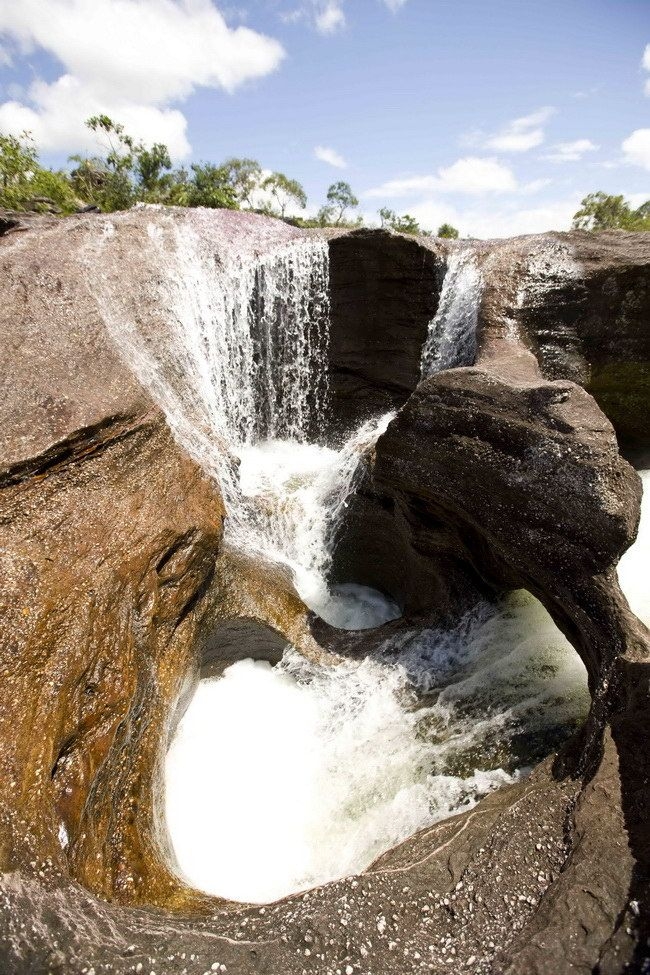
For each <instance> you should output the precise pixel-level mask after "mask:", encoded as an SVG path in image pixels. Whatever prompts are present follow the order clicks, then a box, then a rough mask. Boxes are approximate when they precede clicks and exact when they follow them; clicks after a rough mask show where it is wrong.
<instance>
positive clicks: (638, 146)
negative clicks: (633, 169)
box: [621, 129, 650, 169]
mask: <svg viewBox="0 0 650 975" xmlns="http://www.w3.org/2000/svg"><path fill="white" fill-rule="evenodd" d="M621 149H622V150H623V154H624V156H625V161H626V162H628V163H631V164H632V165H633V166H642V167H643V169H650V129H636V130H635V131H634V132H633V133H632V134H631V135H630V136H628V138H627V139H625V141H624V142H623V144H622V145H621Z"/></svg>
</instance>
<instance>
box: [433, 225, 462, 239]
mask: <svg viewBox="0 0 650 975" xmlns="http://www.w3.org/2000/svg"><path fill="white" fill-rule="evenodd" d="M436 237H447V238H448V239H449V240H456V239H457V238H458V231H457V230H456V228H455V227H453V226H452V225H451V224H450V223H441V224H440V226H439V227H438V230H437V232H436Z"/></svg>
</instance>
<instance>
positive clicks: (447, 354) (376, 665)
mask: <svg viewBox="0 0 650 975" xmlns="http://www.w3.org/2000/svg"><path fill="white" fill-rule="evenodd" d="M166 221H167V218H166V217H165V216H164V215H162V216H158V217H156V219H153V218H152V222H151V225H150V228H149V233H148V235H147V240H146V247H147V248H149V249H150V251H151V253H152V255H153V258H152V260H153V263H154V264H155V267H156V273H155V274H154V275H153V276H152V278H151V280H150V281H149V282H148V284H147V289H146V290H145V292H144V293H143V295H142V296H141V300H139V299H138V300H136V301H134V300H133V299H132V296H130V295H127V294H124V293H123V291H122V290H121V289H120V287H119V286H118V285H119V282H118V283H117V284H116V283H111V282H108V281H105V280H104V279H103V278H102V277H101V275H100V277H99V278H98V279H97V280H96V282H95V287H96V291H97V293H98V295H99V298H100V301H101V302H102V306H103V311H104V315H105V318H106V321H107V323H108V325H109V327H110V328H111V330H112V332H113V334H114V336H115V338H116V341H117V342H118V343H119V345H120V347H121V349H122V351H123V354H124V355H125V357H126V358H127V359H128V361H129V362H130V364H131V365H132V367H133V369H134V370H135V371H136V373H137V374H138V376H139V377H140V379H141V380H142V382H143V383H144V384H145V385H146V386H147V388H148V389H149V390H150V391H151V393H152V395H153V396H154V397H155V398H156V399H157V401H158V402H159V403H160V405H161V406H162V408H163V409H164V410H165V412H166V415H167V417H168V420H169V423H170V427H171V428H172V430H173V431H174V434H175V436H176V437H177V438H178V440H179V441H180V442H181V443H183V444H184V445H185V447H186V448H187V450H188V451H189V452H190V453H191V454H192V455H193V456H194V457H195V458H196V459H197V460H198V461H199V462H200V463H201V464H202V465H203V466H204V468H205V469H206V471H208V472H209V473H210V474H212V475H213V476H216V477H218V478H219V481H220V484H221V486H222V490H223V493H224V498H225V501H226V504H227V510H228V516H227V520H226V533H227V537H228V541H229V543H230V544H231V545H233V546H235V547H239V548H241V549H245V550H246V551H247V552H257V553H259V554H260V555H262V556H264V557H265V558H266V559H271V560H274V561H276V562H279V563H282V564H284V565H286V566H288V567H289V569H290V570H291V573H292V575H293V578H294V581H295V585H296V588H297V590H298V592H299V593H300V595H301V596H302V597H303V599H304V601H305V602H306V603H307V605H309V606H310V607H312V608H313V609H315V610H316V611H317V612H318V613H319V614H320V615H321V616H322V617H323V618H324V619H326V620H328V621H329V622H330V623H332V624H333V625H335V626H338V627H341V628H350V629H353V628H363V627H368V626H378V625H379V624H381V623H383V622H385V621H387V620H391V619H395V618H396V617H398V616H399V614H400V610H399V607H398V606H397V605H396V604H395V603H394V602H393V601H392V600H391V599H389V598H388V597H387V596H385V595H383V594H381V593H377V592H375V591H374V590H371V589H367V588H366V587H362V586H357V585H354V584H351V583H350V584H347V585H343V586H337V587H332V586H330V585H329V584H328V581H327V577H328V568H329V563H330V558H331V543H332V537H333V534H334V529H335V527H336V525H337V521H338V519H339V517H340V515H341V513H342V511H343V510H344V507H345V505H346V503H347V498H348V496H349V494H350V492H351V491H352V490H353V488H354V484H355V478H356V477H357V474H358V471H359V459H360V458H361V457H362V456H363V454H364V453H365V452H366V451H368V450H369V449H370V448H371V447H372V445H373V444H374V442H375V441H376V440H377V438H378V437H379V436H380V435H381V433H382V432H383V430H385V428H386V426H387V424H388V423H389V422H390V420H391V416H390V415H387V416H385V417H380V418H375V419H374V420H371V421H370V422H368V423H365V424H364V425H362V426H361V427H360V428H359V429H358V430H357V431H356V432H355V433H354V434H353V435H352V436H351V437H350V438H349V439H348V441H347V442H346V443H345V444H343V445H342V446H338V447H337V448H336V449H335V448H334V447H333V446H332V445H331V444H327V443H326V442H324V441H323V440H322V439H319V434H320V432H321V431H322V430H323V429H324V427H325V423H324V420H325V418H326V414H327V347H328V334H329V319H328V310H329V309H328V287H327V285H328V263H327V262H328V252H327V247H326V245H325V243H324V242H322V241H319V240H317V239H313V240H311V239H310V240H302V239H300V240H297V241H294V242H291V243H290V244H286V243H282V244H281V245H279V246H277V247H275V248H271V249H270V250H266V251H265V253H263V254H262V255H258V254H255V253H254V252H249V253H248V256H247V257H240V258H238V259H236V260H233V261H231V262H230V263H226V264H224V263H222V262H216V261H215V258H214V252H213V248H212V246H211V245H210V244H209V243H207V242H206V240H205V239H204V238H203V236H201V234H199V233H193V232H192V230H191V228H190V227H187V226H186V227H183V229H182V232H181V231H180V230H179V229H178V227H177V226H176V225H175V224H174V223H173V222H172V223H171V224H169V223H168V222H166ZM106 226H107V229H106V235H105V241H104V246H107V247H110V246H113V234H114V233H115V232H116V231H115V230H114V228H113V227H112V224H111V223H110V222H109V223H107V225H106ZM117 232H119V228H118V231H117ZM96 266H98V267H101V261H97V262H96ZM480 287H481V282H480V274H479V272H478V269H477V266H476V263H475V260H474V257H473V255H472V252H471V250H470V249H466V248H463V249H461V250H459V251H457V252H456V253H455V254H454V255H453V256H452V257H451V258H450V261H449V266H448V269H447V273H446V276H445V280H444V285H443V290H442V295H441V299H440V306H439V309H438V313H437V315H436V317H435V319H434V321H433V322H432V323H431V327H430V331H429V336H428V339H427V343H426V345H425V348H424V350H423V360H422V368H423V373H425V374H429V373H430V372H432V371H435V370H439V369H441V368H449V367H452V366H457V365H462V364H466V363H468V362H471V361H473V359H474V355H475V332H476V321H477V315H478V302H479V298H480ZM587 703H588V694H587V691H586V681H585V673H584V668H583V666H582V664H581V662H580V660H579V658H578V656H577V654H576V653H575V652H574V651H573V649H572V648H571V647H569V645H568V644H567V643H566V640H565V639H564V638H563V637H562V635H561V634H560V633H559V632H558V631H557V629H556V628H555V627H554V625H553V624H552V622H551V620H550V618H549V617H548V615H547V614H546V613H545V611H544V610H543V609H542V607H541V606H540V605H539V604H538V603H537V602H535V600H533V599H532V597H530V596H528V595H527V594H524V593H520V594H515V595H513V596H511V597H510V598H509V599H508V600H506V601H504V603H503V604H502V605H501V606H500V607H497V608H494V607H490V606H487V605H485V606H479V607H477V609H476V610H475V612H474V613H473V614H471V616H469V617H468V618H467V619H465V620H462V621H461V622H460V623H459V624H458V626H457V627H456V628H454V629H453V630H450V631H441V630H436V629H426V628H424V629H422V628H420V629H417V630H411V631H408V632H404V631H401V632H400V634H399V637H393V638H392V639H390V640H387V641H386V642H385V643H384V644H383V645H381V646H380V647H379V649H378V650H377V652H376V653H375V654H374V655H373V656H372V657H367V658H366V659H364V660H363V661H356V662H345V663H343V664H341V665H339V666H336V667H319V666H316V665H314V664H311V663H308V662H307V661H306V660H304V659H303V658H302V657H301V656H300V655H299V654H297V653H296V651H294V650H289V651H288V652H287V653H285V656H284V658H283V660H282V662H281V663H280V664H279V665H277V666H276V667H275V668H271V667H270V666H269V665H268V664H265V663H260V662H258V663H254V662H252V661H241V662H239V663H236V664H234V665H232V666H231V667H230V668H228V669H227V670H226V671H225V673H224V675H223V677H222V678H220V679H211V680H204V681H202V682H201V683H200V684H199V687H198V689H197V692H196V694H195V696H194V698H193V700H192V701H191V703H190V705H189V707H188V710H187V712H186V714H185V716H184V717H183V719H182V721H181V723H180V726H179V728H178V730H177V732H176V735H175V738H174V740H173V742H172V744H171V747H170V750H169V753H168V757H167V767H166V815H167V823H168V828H169V832H170V837H171V840H172V844H173V848H174V850H175V853H176V857H177V860H178V866H179V869H180V871H181V872H182V873H183V874H184V875H185V876H186V877H187V878H188V879H189V880H190V881H191V882H192V883H193V884H194V885H196V886H198V887H199V888H202V889H204V890H206V891H209V892H212V893H215V894H220V895H222V896H227V897H232V898H235V899H241V900H251V901H267V900H272V899H274V898H277V897H280V896H282V895H284V894H287V893H290V892H291V891H294V890H299V889H302V888H304V887H307V886H311V885H313V884H317V883H322V882H325V881H328V880H331V879H334V878H336V877H340V876H344V875H346V874H350V873H356V872H358V871H360V870H363V869H364V868H365V867H367V866H368V864H369V863H371V862H372V860H373V859H374V858H375V857H376V856H377V855H378V854H380V853H381V852H382V851H384V850H386V849H388V848H390V847H392V846H394V845H395V844H396V843H398V842H400V841H401V840H403V839H404V838H406V837H407V836H409V835H410V834H412V833H413V832H414V831H415V830H417V829H419V828H421V827H424V826H426V825H428V824H430V823H432V822H435V821H436V820H437V819H440V818H441V817H444V816H447V815H449V814H452V813H454V812H456V811H459V810H461V809H465V808H468V807H469V806H470V805H471V804H473V803H474V802H476V801H477V799H478V798H479V797H480V796H481V795H483V794H485V793H486V792H487V791H489V790H490V789H492V788H495V787H497V786H499V785H501V784H504V783H506V782H510V781H512V780H513V778H514V777H516V776H518V775H520V774H522V770H525V767H526V766H527V765H528V764H529V763H531V762H534V761H536V760H537V759H538V758H539V757H540V756H541V755H543V754H545V753H547V752H548V751H549V750H551V749H552V748H553V747H554V746H555V744H557V742H558V741H559V740H561V739H562V737H563V736H566V734H567V732H568V730H570V728H571V727H572V726H573V725H574V724H575V723H576V722H577V721H578V720H579V719H580V717H581V715H582V714H583V713H584V711H585V709H586V707H587Z"/></svg>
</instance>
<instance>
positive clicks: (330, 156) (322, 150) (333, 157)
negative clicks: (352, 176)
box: [314, 146, 347, 169]
mask: <svg viewBox="0 0 650 975" xmlns="http://www.w3.org/2000/svg"><path fill="white" fill-rule="evenodd" d="M314 155H315V157H316V159H320V161H321V162H324V163H327V164H328V166H334V167H335V168H336V169H345V168H346V167H347V163H346V161H345V159H344V158H343V156H342V155H341V154H340V152H337V151H336V149H331V148H329V147H328V146H316V148H315V149H314Z"/></svg>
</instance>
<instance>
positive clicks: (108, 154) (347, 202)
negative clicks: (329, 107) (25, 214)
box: [0, 115, 650, 238]
mask: <svg viewBox="0 0 650 975" xmlns="http://www.w3.org/2000/svg"><path fill="white" fill-rule="evenodd" d="M86 125H87V126H88V128H90V129H91V130H92V131H93V132H95V133H97V134H98V136H99V137H100V139H101V140H102V141H103V142H104V144H105V152H104V155H98V156H83V155H75V156H71V157H70V160H69V161H70V164H71V165H70V168H69V169H68V170H63V169H59V170H54V169H49V168H47V167H45V166H43V165H41V163H40V161H39V157H38V152H37V150H36V146H35V144H34V141H33V139H32V138H31V136H30V134H29V133H28V132H25V133H23V134H22V135H21V136H13V135H3V134H1V133H0V207H3V208H6V209H9V210H22V211H26V210H29V211H35V212H41V213H56V214H67V213H78V212H80V211H82V210H85V209H89V208H96V209H98V210H101V211H102V212H104V213H110V212H112V211H115V210H127V209H128V208H129V207H131V206H133V205H134V204H135V203H162V204H166V205H168V206H181V207H225V208H227V209H231V210H240V209H247V210H254V211H255V212H257V213H263V214H267V215H269V216H274V217H279V218H280V219H282V220H287V221H288V222H290V223H292V224H294V225H296V226H300V227H332V226H334V227H350V226H353V227H358V226H362V225H363V217H361V216H360V215H357V214H356V210H357V208H358V206H359V201H358V199H357V197H356V196H355V195H354V193H353V192H352V189H351V187H350V185H349V183H346V182H344V181H342V180H340V181H338V182H336V183H333V184H332V185H331V186H330V187H329V189H328V191H327V196H326V201H325V203H324V204H323V206H321V208H320V209H319V211H318V213H317V215H316V217H313V218H303V217H298V216H294V215H291V216H289V215H288V214H290V213H291V214H294V213H295V211H296V210H304V209H305V208H306V206H307V194H306V193H305V191H304V189H303V187H302V186H301V184H300V183H299V182H298V180H295V179H291V178H290V177H289V176H286V175H285V174H284V173H277V172H271V173H270V172H268V171H265V170H263V169H262V167H261V166H260V164H259V163H258V162H257V161H256V160H255V159H240V158H237V157H233V158H231V159H226V160H225V161H224V162H223V163H221V164H220V165H215V164H214V163H207V162H206V163H192V164H191V165H190V166H189V168H186V167H185V166H180V167H177V168H174V167H173V165H172V161H171V157H170V155H169V150H168V148H167V146H165V145H163V144H162V143H159V142H156V143H154V145H152V146H145V145H144V144H143V143H142V142H137V141H136V140H135V139H133V138H132V137H131V136H130V135H128V134H127V133H126V132H125V131H124V127H123V126H122V125H120V124H119V123H116V122H114V121H113V120H112V119H110V118H109V117H108V116H107V115H95V116H93V117H92V118H90V119H88V121H87V122H86ZM378 214H379V218H380V221H381V226H382V227H388V228H390V229H392V230H396V231H400V232H401V233H406V234H419V235H424V236H431V235H432V233H431V231H430V230H427V229H425V228H423V227H420V225H419V223H418V221H417V220H416V219H415V217H412V216H411V215H410V214H408V213H405V214H401V215H400V214H397V213H395V211H394V210H390V209H388V208H387V207H382V208H381V209H380V210H379V211H378ZM573 225H574V227H578V228H582V229H587V230H604V229H611V228H623V229H626V230H650V201H647V202H646V203H644V204H643V205H642V206H641V207H639V208H638V209H636V210H634V209H632V208H631V207H630V206H629V204H628V203H627V202H626V201H625V199H624V198H623V197H622V196H608V195H607V194H605V193H602V192H599V193H592V194H590V195H589V196H587V197H585V199H584V200H583V201H582V204H581V209H580V210H579V211H578V212H577V213H576V214H575V216H574V221H573ZM436 236H438V237H449V238H455V237H458V230H456V228H455V227H452V226H451V224H448V223H444V224H442V225H441V226H440V227H438V229H437V231H436Z"/></svg>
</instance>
